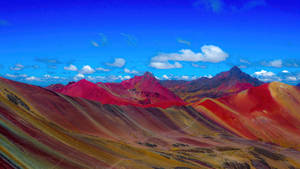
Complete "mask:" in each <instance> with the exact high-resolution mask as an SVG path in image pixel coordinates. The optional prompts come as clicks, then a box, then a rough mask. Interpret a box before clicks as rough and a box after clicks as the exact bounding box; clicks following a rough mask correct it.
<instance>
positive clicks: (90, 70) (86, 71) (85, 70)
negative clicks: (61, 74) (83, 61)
mask: <svg viewBox="0 0 300 169" xmlns="http://www.w3.org/2000/svg"><path fill="white" fill-rule="evenodd" d="M80 73H81V74H92V73H95V69H93V68H92V67H91V66H90V65H85V66H83V67H82V68H81V70H80Z"/></svg>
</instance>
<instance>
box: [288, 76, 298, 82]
mask: <svg viewBox="0 0 300 169" xmlns="http://www.w3.org/2000/svg"><path fill="white" fill-rule="evenodd" d="M286 80H287V81H297V80H298V79H297V77H295V76H288V77H286Z"/></svg>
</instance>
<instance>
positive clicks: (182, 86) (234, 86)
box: [161, 66, 263, 102]
mask: <svg viewBox="0 0 300 169" xmlns="http://www.w3.org/2000/svg"><path fill="white" fill-rule="evenodd" d="M161 84H162V85H163V86H165V87H167V88H168V89H170V90H171V91H173V92H174V93H175V94H176V95H178V96H180V97H181V98H182V99H184V100H185V101H187V102H195V101H198V100H199V99H201V98H205V97H210V98H218V97H222V96H227V95H231V94H235V93H238V92H241V91H243V90H245V89H248V88H251V87H253V86H260V85H262V84H263V82H261V81H259V80H258V79H256V78H254V77H252V76H250V75H248V74H246V73H244V72H242V71H241V70H240V69H239V68H238V67H236V66H234V67H233V68H231V69H230V70H229V71H227V72H222V73H219V74H217V75H216V76H214V77H212V78H208V77H202V78H199V79H196V80H192V81H183V80H163V81H161Z"/></svg>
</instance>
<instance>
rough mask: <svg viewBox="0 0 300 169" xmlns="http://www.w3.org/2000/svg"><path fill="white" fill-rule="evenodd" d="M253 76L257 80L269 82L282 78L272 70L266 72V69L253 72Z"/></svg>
mask: <svg viewBox="0 0 300 169" xmlns="http://www.w3.org/2000/svg"><path fill="white" fill-rule="evenodd" d="M253 75H254V76H256V77H257V78H258V79H259V80H261V81H265V82H269V81H281V80H282V79H281V78H280V77H278V76H277V75H276V74H275V73H273V72H270V71H269V72H268V71H266V70H261V71H258V72H254V73H253Z"/></svg>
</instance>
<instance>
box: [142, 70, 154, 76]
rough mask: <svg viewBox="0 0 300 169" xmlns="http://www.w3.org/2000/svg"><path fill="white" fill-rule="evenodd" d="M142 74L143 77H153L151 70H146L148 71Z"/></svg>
mask: <svg viewBox="0 0 300 169" xmlns="http://www.w3.org/2000/svg"><path fill="white" fill-rule="evenodd" d="M143 76H144V77H150V78H155V77H154V75H153V74H152V73H151V72H148V71H147V72H145V73H144V75H143Z"/></svg>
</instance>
